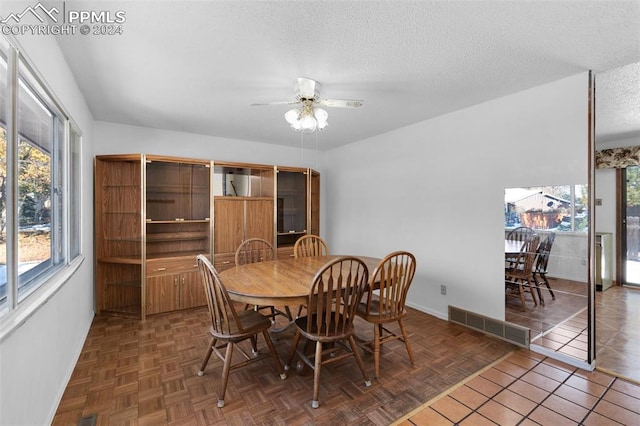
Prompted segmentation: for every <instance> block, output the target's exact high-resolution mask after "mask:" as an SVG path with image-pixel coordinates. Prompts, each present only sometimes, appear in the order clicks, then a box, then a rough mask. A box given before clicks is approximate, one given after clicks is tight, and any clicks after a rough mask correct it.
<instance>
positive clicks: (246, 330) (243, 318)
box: [210, 310, 271, 340]
mask: <svg viewBox="0 0 640 426" xmlns="http://www.w3.org/2000/svg"><path fill="white" fill-rule="evenodd" d="M238 319H239V322H240V323H241V324H242V328H243V332H240V330H239V328H238V325H237V324H236V323H235V322H234V323H231V329H230V332H229V333H225V334H220V333H216V332H215V330H214V329H213V326H211V328H210V333H211V336H213V337H216V338H218V339H222V340H233V339H235V338H239V339H242V338H245V337H246V336H249V335H252V334H256V333H259V332H261V331H262V330H267V329H268V328H269V327H271V320H270V319H269V317H266V316H264V315H262V314H260V313H259V312H256V311H253V310H245V311H238Z"/></svg>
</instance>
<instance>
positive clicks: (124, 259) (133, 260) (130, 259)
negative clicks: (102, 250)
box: [98, 256, 142, 265]
mask: <svg viewBox="0 0 640 426" xmlns="http://www.w3.org/2000/svg"><path fill="white" fill-rule="evenodd" d="M98 262H100V263H117V264H123V265H142V258H141V257H140V256H118V257H116V256H111V257H100V258H98Z"/></svg>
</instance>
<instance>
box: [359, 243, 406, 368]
mask: <svg viewBox="0 0 640 426" xmlns="http://www.w3.org/2000/svg"><path fill="white" fill-rule="evenodd" d="M415 272H416V258H415V257H414V256H413V254H411V253H409V252H407V251H396V252H393V253H390V254H388V255H387V256H385V258H384V259H382V260H381V261H380V263H379V264H378V266H377V267H376V269H375V270H374V271H373V274H372V275H371V279H370V280H369V281H370V282H371V283H375V286H374V285H370V286H368V290H367V292H366V293H365V296H364V297H363V300H362V301H361V302H360V304H359V306H358V309H357V310H356V315H358V316H360V317H362V318H363V319H364V320H365V321H367V322H369V323H372V324H373V341H368V342H367V341H363V340H362V339H358V340H359V341H360V342H361V343H363V344H364V345H365V347H367V348H370V350H372V351H373V360H374V366H375V373H376V377H379V376H380V351H381V347H382V345H383V344H385V343H387V342H390V341H393V340H400V341H402V342H403V343H404V345H405V348H406V349H407V354H408V355H409V361H410V362H411V363H412V364H413V363H414V362H415V361H414V357H413V351H412V350H411V345H410V344H409V336H408V335H407V330H406V328H405V326H404V322H403V319H404V318H405V317H406V316H407V311H406V309H405V302H406V299H407V292H408V291H409V286H411V282H412V281H413V276H414V275H415ZM390 323H397V324H398V326H399V327H400V333H399V334H398V333H396V332H394V331H391V330H389V329H388V328H387V327H385V325H387V324H390Z"/></svg>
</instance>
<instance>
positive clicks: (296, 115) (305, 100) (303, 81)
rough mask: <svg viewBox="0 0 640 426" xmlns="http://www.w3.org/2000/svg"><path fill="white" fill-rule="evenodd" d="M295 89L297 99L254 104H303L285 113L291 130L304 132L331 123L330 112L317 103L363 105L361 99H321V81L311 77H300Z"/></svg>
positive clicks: (347, 105)
mask: <svg viewBox="0 0 640 426" xmlns="http://www.w3.org/2000/svg"><path fill="white" fill-rule="evenodd" d="M293 90H294V91H295V92H296V101H293V102H286V101H285V102H271V103H267V104H253V105H282V104H287V105H294V104H302V107H300V108H294V109H290V110H289V111H287V112H286V113H285V114H284V119H285V120H287V123H289V125H290V127H291V130H295V131H297V132H303V133H313V132H315V131H316V130H318V131H319V130H323V129H324V128H326V127H327V126H328V125H329V123H328V122H327V119H328V118H329V113H327V111H326V110H324V109H322V108H320V107H317V106H316V105H322V106H325V107H336V108H359V107H361V106H362V105H363V101H360V100H344V99H320V83H318V82H317V81H315V80H312V79H310V78H304V77H300V78H298V80H297V82H296V84H294V86H293Z"/></svg>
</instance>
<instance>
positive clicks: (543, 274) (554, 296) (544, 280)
mask: <svg viewBox="0 0 640 426" xmlns="http://www.w3.org/2000/svg"><path fill="white" fill-rule="evenodd" d="M540 277H541V278H542V282H543V283H544V284H545V285H546V286H547V289H549V293H551V298H552V299H553V300H556V295H555V294H553V290H551V285H550V284H549V281H548V280H547V274H546V273H540Z"/></svg>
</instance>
